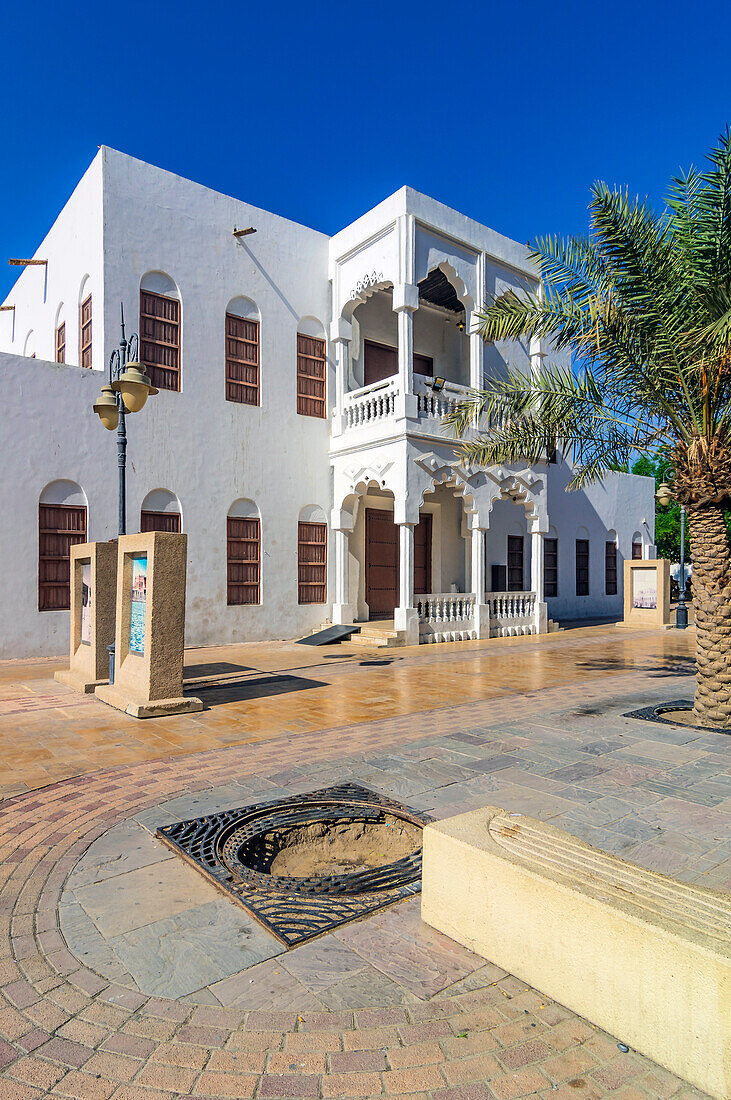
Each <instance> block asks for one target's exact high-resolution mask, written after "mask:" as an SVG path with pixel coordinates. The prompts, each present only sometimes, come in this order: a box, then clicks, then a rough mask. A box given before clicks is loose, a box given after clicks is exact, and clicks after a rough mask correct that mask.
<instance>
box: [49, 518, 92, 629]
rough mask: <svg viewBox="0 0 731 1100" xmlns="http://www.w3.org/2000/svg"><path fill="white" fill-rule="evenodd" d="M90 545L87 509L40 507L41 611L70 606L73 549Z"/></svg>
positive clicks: (62, 608)
mask: <svg viewBox="0 0 731 1100" xmlns="http://www.w3.org/2000/svg"><path fill="white" fill-rule="evenodd" d="M79 542H86V508H84V507H71V506H70V505H67V504H40V505H39V506H38V610H39V611H64V610H68V608H69V606H70V585H69V578H70V576H71V566H70V553H71V547H72V546H75V545H76V544H77V543H79Z"/></svg>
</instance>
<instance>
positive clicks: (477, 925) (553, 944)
mask: <svg viewBox="0 0 731 1100" xmlns="http://www.w3.org/2000/svg"><path fill="white" fill-rule="evenodd" d="M422 917H423V919H424V920H425V921H426V922H427V923H428V924H430V925H432V926H433V927H434V928H437V929H439V931H441V932H444V933H446V935H448V936H451V937H452V939H455V940H457V941H458V942H459V943H461V944H464V945H465V946H466V947H469V948H471V949H472V950H473V951H476V952H477V953H478V954H479V955H482V956H483V957H484V958H486V959H489V960H490V961H491V962H494V963H496V964H497V965H498V966H500V967H502V968H503V969H504V970H508V971H510V973H512V974H515V975H516V976H517V977H519V978H520V979H521V980H522V981H524V982H526V983H527V984H529V985H531V986H533V987H535V988H536V989H538V990H540V991H541V992H543V993H545V994H546V995H548V996H549V997H552V998H553V999H554V1000H556V1001H559V1002H560V1003H561V1004H563V1005H566V1007H567V1008H570V1009H572V1010H573V1011H574V1012H577V1013H578V1014H579V1015H581V1016H584V1017H585V1018H586V1019H588V1020H590V1021H592V1022H593V1023H595V1024H597V1025H598V1026H599V1027H602V1028H603V1029H604V1030H605V1031H608V1032H609V1033H610V1034H611V1035H615V1036H617V1038H618V1039H621V1041H622V1042H625V1043H627V1044H628V1045H629V1046H631V1047H633V1048H634V1049H635V1050H637V1051H639V1052H640V1053H642V1054H645V1055H647V1057H648V1058H652V1059H653V1060H654V1061H656V1062H659V1063H660V1065H662V1066H665V1067H666V1068H667V1069H669V1070H671V1071H672V1072H673V1073H675V1074H677V1075H678V1076H679V1077H683V1078H685V1080H687V1081H690V1082H691V1083H692V1084H694V1085H696V1086H697V1087H698V1088H701V1089H704V1090H705V1091H706V1092H708V1093H710V1094H711V1095H712V1096H715V1097H719V1098H722V1100H727V1098H728V1097H729V1096H731V895H727V894H721V893H717V892H716V891H714V890H706V889H703V888H700V887H696V886H691V885H688V884H686V883H683V882H678V881H676V880H675V879H671V878H668V877H666V876H665V875H660V874H656V873H655V872H652V871H646V870H644V869H643V868H641V867H637V866H636V865H635V864H632V863H627V862H625V860H622V859H619V858H618V857H616V856H612V855H609V854H607V853H606V852H602V851H599V850H598V849H596V848H592V847H591V846H590V845H588V844H584V843H583V842H582V841H580V840H577V839H576V838H574V837H572V836H569V835H568V834H566V833H564V832H562V831H560V830H559V829H555V828H553V827H552V826H550V825H546V824H544V823H543V822H541V821H535V820H533V819H532V818H529V817H523V816H521V815H516V814H508V813H506V811H504V810H501V809H497V808H495V807H492V806H490V807H486V808H485V809H482V810H474V811H472V812H470V813H466V814H460V815H459V816H458V817H453V818H449V819H448V820H446V821H441V822H437V823H435V824H433V825H428V826H427V827H426V828H425V830H424V870H423V892H422Z"/></svg>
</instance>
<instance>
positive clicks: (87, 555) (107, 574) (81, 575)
mask: <svg viewBox="0 0 731 1100" xmlns="http://www.w3.org/2000/svg"><path fill="white" fill-rule="evenodd" d="M70 570H71V578H70V588H71V600H70V615H69V622H70V629H69V634H70V638H69V667H68V668H65V669H62V670H60V671H59V672H56V673H55V679H56V680H58V682H59V683H60V684H65V685H66V686H67V687H70V688H73V690H74V691H82V692H90V691H94V689H95V688H96V687H98V686H99V685H100V684H104V683H106V682H107V679H108V675H109V653H108V652H107V646H109V645H111V644H112V642H113V641H114V610H115V604H116V598H117V543H116V542H82V543H79V544H78V545H77V546H72V547H71V561H70Z"/></svg>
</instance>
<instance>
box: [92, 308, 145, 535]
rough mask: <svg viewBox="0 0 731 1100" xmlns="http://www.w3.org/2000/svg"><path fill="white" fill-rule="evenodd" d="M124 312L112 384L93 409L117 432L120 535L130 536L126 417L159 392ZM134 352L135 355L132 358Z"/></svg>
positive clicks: (111, 364)
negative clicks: (126, 325) (141, 359)
mask: <svg viewBox="0 0 731 1100" xmlns="http://www.w3.org/2000/svg"><path fill="white" fill-rule="evenodd" d="M120 309H121V316H122V320H121V328H122V335H121V338H120V341H119V347H118V348H115V349H114V351H113V352H112V354H111V355H110V356H109V384H108V385H107V386H102V392H101V397H100V398H99V400H98V401H97V402H96V404H95V405H94V412H95V413H96V414H97V416H98V417H99V419H100V420H101V422H102V424H103V425H104V427H105V428H106V429H107V430H108V431H110V432H113V431H114V429H115V428H116V429H117V467H118V470H119V502H118V503H119V509H118V522H117V528H118V532H117V533H118V534H120V535H126V534H127V426H126V424H125V416H126V414H127V413H128V412H129V413H135V412H139V411H140V409H142V408H143V407H144V404H145V402H146V401H147V398H148V397H149V396H150V394H155V393H157V392H158V390H157V389H156V387H155V386H153V385H152V383H151V381H150V379H149V378H148V377H147V375H146V374H145V372H144V370H143V368H142V366H141V364H140V363H139V362H138V361H137V358H136V357H137V355H139V346H140V340H139V337H138V336H137V335H136V334H135V333H133V334H132V335H131V336H130V338H129V340H127V338H126V337H125V334H124V306H121V307H120ZM133 351H134V354H132V353H133Z"/></svg>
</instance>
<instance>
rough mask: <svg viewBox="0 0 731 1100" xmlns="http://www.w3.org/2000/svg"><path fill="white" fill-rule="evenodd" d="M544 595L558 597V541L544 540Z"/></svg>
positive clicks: (550, 597)
mask: <svg viewBox="0 0 731 1100" xmlns="http://www.w3.org/2000/svg"><path fill="white" fill-rule="evenodd" d="M543 595H544V596H545V598H546V599H552V598H553V597H554V596H558V539H544V540H543Z"/></svg>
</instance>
